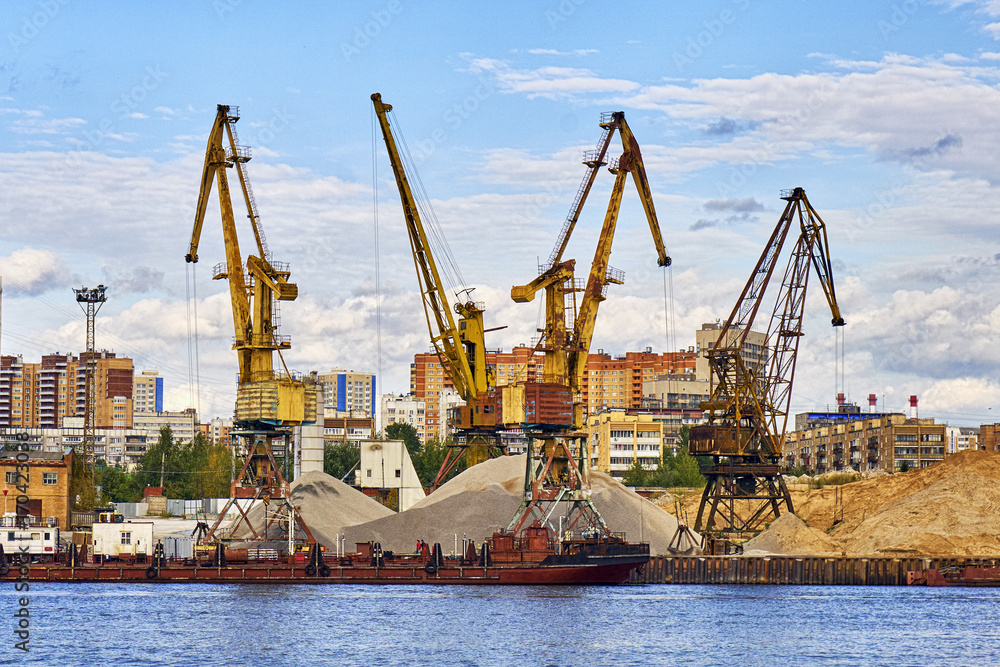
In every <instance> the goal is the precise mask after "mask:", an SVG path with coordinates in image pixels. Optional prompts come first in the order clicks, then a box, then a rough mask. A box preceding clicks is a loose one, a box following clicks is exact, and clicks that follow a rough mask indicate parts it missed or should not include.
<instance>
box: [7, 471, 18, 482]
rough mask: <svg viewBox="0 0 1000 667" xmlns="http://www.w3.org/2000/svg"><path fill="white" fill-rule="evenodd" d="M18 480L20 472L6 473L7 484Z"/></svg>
mask: <svg viewBox="0 0 1000 667" xmlns="http://www.w3.org/2000/svg"><path fill="white" fill-rule="evenodd" d="M20 480H21V474H20V473H17V472H9V473H7V483H8V484H17V483H18V482H19V481H20Z"/></svg>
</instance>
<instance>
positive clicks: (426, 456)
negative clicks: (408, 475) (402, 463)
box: [410, 438, 466, 489]
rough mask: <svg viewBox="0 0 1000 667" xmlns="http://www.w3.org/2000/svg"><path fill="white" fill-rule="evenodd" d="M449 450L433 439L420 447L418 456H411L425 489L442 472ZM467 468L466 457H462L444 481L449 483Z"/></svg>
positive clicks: (446, 446) (445, 445)
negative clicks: (442, 465)
mask: <svg viewBox="0 0 1000 667" xmlns="http://www.w3.org/2000/svg"><path fill="white" fill-rule="evenodd" d="M449 449H450V448H449V446H448V445H447V444H444V443H442V442H440V441H439V440H437V439H435V438H432V439H430V440H428V441H427V442H425V443H424V444H423V445H422V446H421V447H420V449H419V450H418V451H417V453H416V455H413V454H411V455H410V458H411V459H412V461H413V468H414V469H415V470H416V471H417V477H419V478H420V483H421V484H422V485H423V487H424V488H425V489H426V488H429V487H430V485H431V484H433V483H434V479H435V478H436V477H437V474H438V471H439V470H441V464H442V463H444V459H445V457H446V456H447V455H448V450H449ZM465 468H466V463H465V457H462V460H461V461H459V462H458V463H457V464H455V466H454V467H453V468H452V469H451V471H450V472H449V473H448V474H447V475H446V476H445V478H444V479H443V480H442V481H443V482H444V481H448V480H449V479H451V478H452V477H454V476H455V475H458V474H459V473H461V472H462V471H463V470H465Z"/></svg>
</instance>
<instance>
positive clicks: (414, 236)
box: [371, 93, 504, 490]
mask: <svg viewBox="0 0 1000 667" xmlns="http://www.w3.org/2000/svg"><path fill="white" fill-rule="evenodd" d="M371 99H372V104H373V105H374V108H375V114H376V116H377V117H378V122H379V127H380V128H381V130H382V138H383V139H384V140H385V146H386V149H387V151H388V153H389V162H390V163H391V165H392V173H393V175H394V177H395V179H396V186H397V188H398V189H399V198H400V201H401V203H402V206H403V218H404V220H405V221H406V231H407V234H408V236H409V239H410V249H411V250H412V254H413V262H414V265H415V267H416V270H417V281H418V282H419V285H420V294H421V298H422V301H423V306H424V316H425V318H426V320H427V327H428V329H429V331H430V334H431V344H432V345H433V346H434V351H435V352H436V353H437V355H438V358H439V359H440V360H441V365H442V366H444V369H445V372H447V373H448V376H449V378H450V379H451V382H452V384H453V385H454V387H455V390H456V391H457V392H458V394H459V396H461V397H462V400H464V401H465V405H463V406H460V407H459V408H458V409H457V410H456V411H455V414H453V415H449V417H448V419H449V421H450V423H451V425H452V426H453V427H454V428H455V430H456V433H457V435H458V442H457V443H456V444H455V445H454V446H452V447H450V448H449V451H448V454H447V456H446V458H445V461H444V463H443V464H442V466H441V470H440V471H439V472H438V475H437V479H435V481H434V483H433V484H432V485H431V489H432V490H433V489H434V488H436V487H437V486H438V485H439V484H440V483H441V482H442V481H443V479H444V477H445V476H446V475H447V474H448V473H449V472H450V471H451V469H452V468H453V467H454V465H455V464H456V463H458V461H459V460H460V459H461V458H462V456H463V454H465V456H466V459H467V460H468V463H469V464H470V465H474V464H476V463H479V462H480V461H483V460H485V459H487V458H489V457H490V456H492V455H499V454H502V453H504V447H503V446H502V445H501V443H500V442H499V440H498V439H497V437H496V428H497V419H496V397H495V393H494V385H495V379H494V370H493V368H491V367H489V366H488V365H487V362H486V344H485V342H484V336H485V332H486V331H494V330H495V329H485V328H484V325H483V310H484V307H483V304H482V303H478V302H475V301H472V300H471V299H468V298H466V299H461V300H459V301H458V302H457V303H456V304H455V306H454V309H455V313H456V314H457V315H458V316H459V319H458V322H457V324H456V322H455V318H454V316H453V315H452V313H451V309H450V308H449V307H448V302H449V298H448V293H447V289H446V287H445V285H444V283H443V282H442V280H441V276H440V274H439V273H438V268H437V264H436V263H435V261H434V253H433V251H432V249H431V245H430V242H429V239H428V236H427V232H426V230H425V228H424V223H423V221H422V220H421V217H420V211H419V209H418V207H417V200H416V198H415V197H414V195H413V190H412V189H411V188H410V182H409V180H408V179H407V177H406V170H405V168H404V166H403V160H402V158H401V156H400V152H399V149H398V148H397V146H396V140H395V137H394V136H393V132H392V125H391V123H390V122H389V112H390V111H392V106H391V105H389V104H385V103H384V102H382V95H381V94H380V93H373V94H372V96H371ZM464 294H465V295H466V296H467V295H468V292H464ZM497 328H503V327H497ZM467 451H468V453H466V452H467Z"/></svg>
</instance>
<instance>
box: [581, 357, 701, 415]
mask: <svg viewBox="0 0 1000 667" xmlns="http://www.w3.org/2000/svg"><path fill="white" fill-rule="evenodd" d="M695 359H696V353H695V351H694V349H693V348H689V349H688V350H686V351H681V352H663V353H659V352H653V349H652V348H649V347H647V348H646V350H645V351H644V352H626V353H625V354H623V355H619V356H615V357H612V356H611V355H610V354H605V353H604V350H598V351H597V354H590V355H587V366H586V370H585V372H584V376H583V384H582V386H581V389H582V394H583V397H582V399H583V402H584V404H586V406H587V413H588V414H595V413H596V412H597V411H598V410H601V409H603V408H638V407H640V406H641V405H642V399H643V383H644V382H650V381H652V380H655V379H656V378H657V377H658V376H660V375H663V374H672V375H691V374H693V373H694V369H695Z"/></svg>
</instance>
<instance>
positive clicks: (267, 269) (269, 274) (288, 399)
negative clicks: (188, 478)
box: [185, 104, 317, 550]
mask: <svg viewBox="0 0 1000 667" xmlns="http://www.w3.org/2000/svg"><path fill="white" fill-rule="evenodd" d="M239 118H240V116H239V109H238V108H236V107H230V106H228V105H224V104H220V105H218V106H217V107H216V116H215V122H214V124H213V125H212V131H211V132H210V133H209V138H208V145H207V147H206V149H205V164H204V168H203V169H202V174H201V188H200V190H199V192H198V205H197V208H196V209H195V217H194V228H193V230H192V233H191V244H190V247H189V249H188V253H187V255H186V256H185V260H187V262H189V263H195V262H197V261H198V245H199V243H200V241H201V233H202V228H203V227H204V222H205V214H206V212H207V209H208V199H209V197H210V195H211V191H212V184H213V182H214V183H216V184H217V186H218V197H219V207H220V209H221V212H222V236H223V241H224V244H225V252H226V262H225V263H224V264H219V265H218V266H216V267H215V270H214V271H213V276H212V277H213V279H225V280H228V281H229V294H230V301H231V304H232V309H233V329H234V332H235V336H234V339H233V349H234V350H236V353H237V357H238V359H239V383H238V385H237V389H236V410H235V415H234V416H235V419H234V425H235V426H236V429H235V430H234V433H237V434H238V436H237V441H239V442H241V443H242V445H243V450H242V452H241V456H243V458H244V462H243V466H242V469H241V470H240V472H239V474H238V475H237V476H235V477H234V478H233V481H232V483H231V485H230V498H229V501H228V502H227V503H226V506H225V507H224V508H223V510H222V512H221V514H220V515H219V519H218V520H216V522H215V523H214V525H213V526H212V527H211V529H209V530H208V532H207V533H206V534H205V536H204V537H203V538H202V540H203V541H204V542H210V541H212V540H213V538H214V536H215V534H216V530H217V529H218V528H219V525H220V523H221V522H222V520H223V518H224V517H225V516H226V514H227V512H228V511H229V508H230V507H232V506H233V505H234V504H235V503H237V502H238V501H242V502H246V501H248V500H249V501H250V502H255V501H258V500H259V501H262V503H263V504H264V505H268V504H269V503H271V504H272V505H271V509H269V511H268V512H267V513H266V517H265V520H264V522H263V524H264V525H263V530H262V531H261V530H258V528H259V526H255V525H254V524H252V523H251V522H250V520H249V518H248V517H247V515H246V514H245V513H244V512H243V511H242V510H240V515H241V516H240V517H239V518H237V519H236V521H235V522H234V523H233V525H232V526H231V528H232V529H233V530H236V529H237V528H238V527H240V526H242V525H243V522H244V521H245V522H246V525H247V527H248V528H249V530H250V533H251V535H252V538H253V539H256V540H261V539H266V538H267V537H268V534H269V532H271V529H272V527H277V526H278V525H280V524H281V523H282V522H284V523H285V525H286V527H287V530H288V539H289V545H291V544H292V542H294V541H295V539H296V538H297V536H298V537H301V538H303V539H305V540H306V541H308V542H310V543H313V544H314V543H315V539H314V538H313V536H312V532H311V531H310V530H309V527H308V526H307V525H306V524H305V522H304V521H303V520H302V518H301V516H297V515H296V512H295V508H294V507H292V504H291V501H290V499H289V495H290V493H291V490H290V487H289V485H288V482H287V481H286V480H285V476H284V475H283V474H282V472H281V467H282V464H279V463H278V461H277V459H276V458H275V452H274V449H273V448H272V444H271V443H272V442H273V441H274V440H277V439H283V440H284V445H283V447H282V448H281V450H280V451H282V452H284V454H285V456H284V457H283V459H284V460H283V463H284V466H285V468H286V471H287V468H288V465H289V461H290V460H291V457H290V446H291V435H292V431H291V428H290V427H292V426H298V425H301V424H305V423H310V422H314V421H316V411H317V410H316V404H317V389H316V386H315V383H314V382H312V381H309V382H305V381H303V380H301V379H298V378H296V377H293V376H292V375H291V373H290V372H289V371H288V369H287V368H285V369H284V372H282V373H275V371H274V360H273V353H274V352H278V355H279V358H280V355H281V350H284V349H288V348H289V347H291V343H289V342H288V341H287V340H285V339H283V338H282V337H279V336H278V334H277V311H276V303H275V302H276V301H293V300H295V298H296V297H297V296H298V287H297V286H296V285H295V284H294V283H290V282H288V278H289V277H290V276H291V274H290V273H289V271H288V267H287V265H282V264H278V263H272V262H271V259H270V257H269V255H268V252H267V246H266V244H265V242H264V234H263V230H262V229H261V228H260V224H259V222H260V221H259V216H258V214H257V206H256V203H255V202H254V199H253V193H252V190H251V188H250V181H249V179H248V178H247V176H246V173H245V164H246V162H248V161H249V160H250V151H249V149H247V148H245V147H242V146H240V145H239V141H238V136H237V134H236V130H235V128H234V127H233V125H234V124H235V123H236V121H238V120H239ZM232 167H235V168H236V173H237V174H238V178H239V181H240V188H241V190H242V194H243V202H244V204H245V205H246V208H247V213H248V215H247V217H248V218H249V220H250V225H251V227H252V229H253V233H254V239H255V241H256V245H257V252H258V255H259V256H254V255H249V256H247V258H246V262H245V270H244V260H243V257H242V255H241V253H240V245H239V237H238V234H237V230H236V220H235V217H234V215H233V202H232V196H231V192H230V188H229V180H228V178H227V175H226V169H229V168H232ZM248 278H249V279H248ZM282 363H283V361H282ZM296 531H298V533H297V532H296ZM289 549H290V550H291V546H290V547H289Z"/></svg>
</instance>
